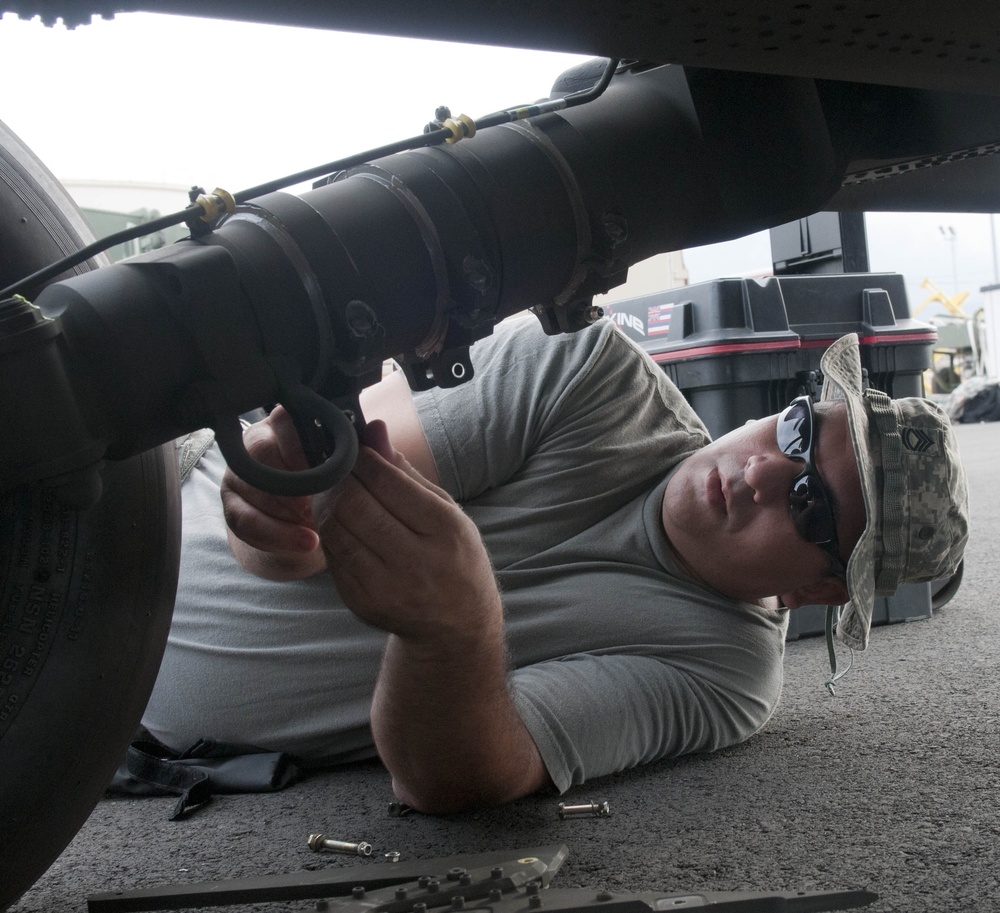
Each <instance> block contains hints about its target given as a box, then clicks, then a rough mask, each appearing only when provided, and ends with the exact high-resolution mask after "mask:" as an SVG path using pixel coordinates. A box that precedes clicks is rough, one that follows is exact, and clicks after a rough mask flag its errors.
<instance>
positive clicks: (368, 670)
mask: <svg viewBox="0 0 1000 913" xmlns="http://www.w3.org/2000/svg"><path fill="white" fill-rule="evenodd" d="M472 355H473V363H474V365H475V369H476V376H475V377H474V378H473V379H472V380H471V381H470V382H469V383H467V384H464V385H462V386H460V387H455V388H452V389H435V390H430V391H427V392H426V393H422V394H419V395H418V396H417V397H416V403H417V409H418V414H419V416H420V420H421V423H422V425H423V427H424V431H425V433H426V435H427V438H428V441H429V443H430V446H431V451H432V453H433V455H434V458H435V461H436V463H437V466H438V470H439V473H440V476H441V481H442V486H443V487H444V488H445V489H446V490H447V491H448V492H449V493H450V494H452V495H453V496H454V497H455V498H456V499H457V500H458V501H459V502H460V503H462V505H463V507H464V509H465V510H466V512H467V513H468V514H469V515H470V516H471V517H472V519H473V520H474V521H475V522H476V524H477V526H478V528H479V530H480V532H481V533H482V535H483V540H484V542H485V543H486V546H487V549H488V550H489V552H490V555H491V558H492V560H493V563H494V567H495V568H496V572H497V577H498V580H499V582H500V586H501V590H502V593H503V599H504V608H505V613H506V629H507V637H508V644H509V650H510V656H511V665H512V671H511V674H510V687H511V692H512V694H513V697H514V700H515V703H516V706H517V708H518V710H519V712H520V714H521V717H522V719H523V720H524V722H525V724H526V725H527V727H528V729H529V731H530V732H531V734H532V737H533V738H534V740H535V742H536V744H537V745H538V748H539V751H540V752H541V754H542V757H543V759H544V761H545V764H546V766H547V768H548V771H549V774H550V775H551V777H552V780H553V782H554V783H555V784H556V786H557V787H558V788H559V789H560V790H565V789H567V788H569V787H570V786H571V785H574V784H579V783H581V782H583V781H584V780H585V779H590V778H593V777H595V776H600V775H602V774H607V773H611V772H614V771H619V770H623V769H625V768H628V767H632V766H634V765H636V764H641V763H646V762H649V761H653V760H656V759H659V758H664V757H674V756H677V755H680V754H685V753H689V752H693V751H711V750H714V749H717V748H721V747H723V746H725V745H731V744H733V743H735V742H738V741H741V740H743V739H745V738H747V737H749V736H750V735H752V734H753V733H754V732H756V731H757V730H758V729H759V728H760V727H761V726H763V725H764V723H765V722H766V721H767V719H768V718H769V717H770V715H771V713H772V711H773V709H774V706H775V705H776V703H777V700H778V696H779V693H780V690H781V661H782V655H783V649H784V628H785V614H786V613H784V612H778V611H771V610H766V609H761V608H759V607H757V606H753V605H747V604H744V603H738V602H735V601H734V600H731V599H728V598H726V597H723V596H721V595H719V594H718V593H715V592H714V591H711V590H709V589H707V588H705V587H704V586H702V585H700V584H698V583H697V582H695V581H693V580H691V579H690V578H689V577H688V576H687V575H686V574H685V573H684V571H683V570H682V569H681V568H680V567H679V566H678V564H677V562H676V561H675V559H674V557H673V555H672V553H671V551H670V548H669V544H668V542H667V538H666V535H665V534H664V532H663V527H662V524H661V521H660V508H661V502H662V498H663V493H664V490H665V488H666V484H667V481H668V475H669V472H670V471H671V470H672V469H673V468H674V467H675V466H676V465H677V464H678V463H679V462H680V461H681V460H682V459H683V458H684V457H685V456H686V455H688V454H689V453H691V452H692V451H694V450H696V449H698V448H700V447H702V446H704V444H705V443H707V441H708V435H707V433H706V431H705V429H704V426H703V425H702V423H701V422H700V421H699V420H698V418H697V417H696V416H695V414H694V413H693V411H692V410H691V409H690V407H689V406H688V405H687V403H686V402H685V400H684V399H683V397H682V396H681V395H680V393H679V392H678V391H677V390H676V388H675V387H673V385H672V384H670V382H669V381H668V380H667V378H666V377H665V376H664V374H663V372H662V371H661V370H660V369H659V368H657V367H656V365H655V364H654V363H653V362H652V361H651V360H650V359H649V358H648V357H647V356H646V355H645V354H644V353H643V352H642V351H641V350H640V349H639V348H638V347H636V346H634V345H633V344H632V343H631V342H630V341H629V340H628V339H626V338H625V337H624V335H622V334H621V333H619V332H618V331H617V329H616V328H615V326H614V324H612V323H610V322H601V323H599V324H597V325H595V326H594V327H591V328H590V329H587V330H584V331H582V332H580V333H577V334H573V335H570V336H562V337H556V338H550V337H546V336H545V335H544V334H543V333H542V332H541V330H540V328H539V327H538V325H537V321H535V320H534V319H533V318H528V319H523V320H515V321H509V322H508V323H506V324H504V325H502V326H500V327H498V328H497V331H496V333H495V334H494V335H493V336H492V337H489V338H488V339H486V340H483V341H481V342H479V343H477V344H476V346H474V348H473V350H472ZM224 469H225V465H224V463H223V461H222V458H221V456H220V455H219V453H218V451H217V450H216V449H215V448H211V449H210V450H209V451H207V452H206V454H205V455H204V456H203V458H202V459H201V460H200V461H199V463H198V465H197V466H196V467H195V469H194V471H193V473H192V474H191V476H190V478H189V479H188V480H187V481H186V482H185V483H184V485H183V488H182V493H183V508H184V542H183V549H182V556H181V580H180V585H179V588H178V598H177V606H176V609H175V613H174V622H173V626H172V628H171V633H170V640H169V643H168V647H167V651H166V655H165V657H164V661H163V665H162V667H161V672H160V676H159V679H158V681H157V684H156V688H155V689H154V692H153V696H152V698H151V700H150V703H149V707H148V709H147V712H146V716H145V718H144V724H145V725H146V726H147V728H149V729H150V731H151V732H152V733H153V734H154V735H155V736H157V737H158V738H160V739H162V740H163V741H164V742H166V743H167V744H168V745H171V746H174V747H178V748H181V747H186V745H188V744H190V743H191V742H193V741H194V740H195V739H197V738H199V737H202V736H209V737H213V738H218V739H225V740H230V741H239V742H244V743H251V744H254V745H257V746H259V747H262V748H270V749H281V750H285V751H289V752H291V753H294V754H297V755H300V756H302V757H304V758H307V759H312V760H316V761H320V760H323V761H327V760H334V761H336V760H350V759H354V758H359V757H367V756H371V755H372V754H374V748H373V746H372V740H371V733H370V730H369V727H368V714H369V708H370V700H371V694H372V689H373V686H374V682H375V676H376V674H377V671H378V665H379V659H380V656H381V651H382V647H383V645H384V638H385V635H384V634H382V633H381V632H380V631H378V630H375V629H373V628H370V627H368V626H366V625H364V624H362V623H361V622H359V621H357V619H355V618H354V616H353V615H351V613H350V612H349V611H348V610H347V609H346V608H345V607H344V606H343V604H342V603H341V602H340V600H339V598H338V597H337V594H336V592H335V590H334V588H333V586H332V584H331V583H330V581H329V579H328V577H327V576H326V575H325V574H321V575H318V576H316V577H313V578H311V579H309V580H305V581H301V582H298V583H272V582H269V581H264V580H260V579H259V578H257V577H254V576H253V575H251V574H249V573H247V572H246V571H244V570H243V569H242V568H240V567H239V565H238V564H237V563H236V561H235V560H234V559H233V558H232V556H231V555H230V552H229V549H228V545H227V542H226V533H225V525H224V521H223V519H222V511H221V504H220V501H219V491H218V489H219V483H220V481H221V478H222V473H223V471H224ZM442 712H443V713H444V712H447V710H446V708H442Z"/></svg>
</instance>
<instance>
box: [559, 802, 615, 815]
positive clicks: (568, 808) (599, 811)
mask: <svg viewBox="0 0 1000 913" xmlns="http://www.w3.org/2000/svg"><path fill="white" fill-rule="evenodd" d="M610 814H611V805H610V804H609V803H608V801H607V800H606V799H605V800H604V801H602V802H588V803H587V804H586V805H567V804H566V803H565V802H560V803H559V817H560V818H607V817H608V816H609V815H610Z"/></svg>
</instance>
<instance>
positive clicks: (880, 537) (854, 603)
mask: <svg viewBox="0 0 1000 913" xmlns="http://www.w3.org/2000/svg"><path fill="white" fill-rule="evenodd" d="M820 366H821V370H822V372H823V376H824V383H823V395H822V398H823V399H824V400H843V401H844V402H845V403H846V405H847V417H848V423H849V425H850V430H851V441H852V443H853V445H854V455H855V457H856V459H857V462H858V470H859V472H860V475H861V489H862V493H863V495H864V501H865V513H866V515H867V518H868V522H867V525H866V526H865V529H864V532H863V533H862V534H861V538H860V539H859V540H858V543H857V545H856V546H855V548H854V551H853V552H852V553H851V557H850V559H849V561H848V563H847V588H848V592H849V593H850V597H851V598H850V601H849V602H848V603H847V605H846V606H844V609H843V610H842V612H841V617H840V623H839V625H838V626H837V637H838V638H839V639H840V640H841V641H842V642H843V643H845V644H847V645H848V646H850V647H853V648H854V649H857V650H864V649H865V648H866V647H867V646H868V638H869V633H870V630H871V622H872V610H873V607H874V602H875V597H876V596H891V595H892V594H893V593H895V592H896V588H897V587H898V586H899V585H900V584H902V583H920V582H926V581H930V580H941V579H946V578H948V577H950V576H951V575H952V574H953V573H955V571H956V569H957V568H958V565H959V562H961V560H962V555H963V553H964V552H965V544H966V542H967V541H968V537H969V492H968V484H967V482H966V478H965V470H964V469H963V467H962V461H961V458H960V456H959V453H958V445H957V444H956V442H955V435H954V431H953V430H952V427H951V421H950V420H949V418H948V416H947V415H946V414H945V412H944V411H943V410H942V409H940V408H939V407H938V406H936V405H935V404H934V403H932V402H930V401H929V400H925V399H920V398H918V397H908V398H905V399H896V400H894V399H890V398H889V397H888V396H886V395H885V394H884V393H881V392H880V391H877V390H866V391H862V381H861V358H860V349H859V345H858V336H857V334H856V333H851V334H849V335H847V336H844V337H842V338H841V339H838V340H837V341H836V342H835V343H834V344H833V345H832V346H830V348H829V349H828V350H827V351H826V353H825V354H824V356H823V359H822V361H821V363H820Z"/></svg>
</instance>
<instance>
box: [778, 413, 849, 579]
mask: <svg viewBox="0 0 1000 913" xmlns="http://www.w3.org/2000/svg"><path fill="white" fill-rule="evenodd" d="M777 435H778V447H779V449H780V450H781V452H782V453H783V454H784V455H785V456H787V457H788V458H789V459H791V460H800V461H801V462H802V463H803V464H804V468H803V469H802V472H801V473H799V475H797V476H796V477H795V479H794V480H793V481H792V488H791V491H789V492H788V509H789V510H790V511H791V514H792V521H793V522H794V523H795V529H796V531H797V532H798V534H799V535H800V536H801V537H802V538H803V539H805V540H806V542H811V543H812V544H813V545H818V546H819V547H820V548H821V549H823V551H824V552H826V553H827V554H828V555H829V556H830V557H831V558H832V559H833V560H834V562H835V563H836V567H837V571H838V572H840V573H843V572H844V571H845V569H846V566H845V562H844V559H843V558H841V557H840V551H839V550H838V548H837V524H836V521H835V519H834V516H833V499H832V498H831V497H830V494H829V492H828V491H827V488H826V486H825V485H824V484H823V480H822V479H821V478H820V477H819V473H818V472H817V471H816V465H815V463H814V462H813V445H814V444H815V436H816V416H815V414H814V412H813V405H812V399H811V398H810V397H808V396H799V397H797V398H796V399H793V400H792V402H791V405H789V406H788V408H787V409H785V411H784V412H782V413H781V414H780V415H779V416H778V428H777Z"/></svg>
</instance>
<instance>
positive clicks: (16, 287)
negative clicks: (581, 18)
mask: <svg viewBox="0 0 1000 913" xmlns="http://www.w3.org/2000/svg"><path fill="white" fill-rule="evenodd" d="M618 64H619V60H618V59H616V58H612V59H609V60H608V65H607V67H605V69H604V72H603V73H602V74H601V78H600V79H599V80H598V81H597V83H595V84H594V85H593V86H592V87H591V88H589V89H584V90H582V91H580V92H574V93H572V94H571V95H567V96H566V97H565V98H557V99H553V100H551V101H545V102H539V103H537V104H534V105H527V106H522V107H519V108H508V109H506V110H503V111H497V112H495V113H494V114H488V115H486V116H485V117H483V118H480V120H478V121H472V119H471V118H468V117H465V116H464V115H462V116H460V117H458V118H456V120H454V121H453V120H450V119H449V121H447V124H448V125H443V126H441V127H440V128H439V129H432V130H429V131H428V132H425V133H421V134H419V135H418V136H411V137H410V138H409V139H403V140H397V141H396V142H394V143H389V144H387V145H385V146H379V147H378V148H376V149H369V150H367V151H366V152H359V153H356V154H355V155H351V156H348V157H347V158H342V159H338V160H337V161H335V162H327V163H326V164H324V165H317V166H315V167H313V168H308V169H306V170H305V171H299V172H296V173H295V174H290V175H286V176H285V177H282V178H278V179H276V180H273V181H268V182H266V183H264V184H258V185H257V186H256V187H248V188H247V189H246V190H241V191H240V192H239V193H235V194H233V195H232V198H233V199H234V200H235V201H236V203H245V202H246V201H247V200H252V199H256V198H257V197H262V196H264V195H265V194H268V193H274V192H275V191H277V190H281V189H283V188H285V187H290V186H292V185H293V184H301V183H302V182H304V181H309V180H312V179H314V178H318V177H323V176H325V175H329V174H333V173H334V172H338V171H346V170H347V169H349V168H354V167H356V166H357V165H363V164H365V163H366V162H370V161H372V160H373V159H379V158H384V157H385V156H388V155H395V154H396V153H397V152H408V151H409V150H411V149H420V148H423V147H425V146H436V145H440V144H441V143H445V142H450V143H455V142H458V141H459V140H460V139H463V138H465V137H471V136H473V135H474V134H475V133H476V131H477V130H482V129H485V128H486V127H493V126H497V125H499V124H507V123H511V122H512V121H517V120H524V119H525V118H528V117H536V116H537V115H539V114H545V113H547V112H550V111H561V110H563V109H565V108H572V107H575V106H577V105H582V104H585V103H586V102H589V101H593V100H594V99H595V98H598V97H599V96H600V95H602V94H603V93H604V90H605V89H606V88H607V87H608V85H609V84H610V83H611V79H612V77H613V76H614V75H615V72H616V71H617V69H618ZM220 193H224V192H221V191H215V194H216V195H218V194H220ZM207 212H208V208H207V207H206V206H204V205H202V204H201V203H192V205H190V206H187V207H185V208H184V209H182V210H180V211H178V212H175V213H171V214H170V215H166V216H160V217H159V218H156V219H154V220H152V221H150V222H143V223H142V224H141V225H135V226H133V227H132V228H125V229H122V230H121V231H118V232H115V233H114V234H110V235H107V236H106V237H104V238H101V239H100V240H98V241H95V242H93V243H92V244H88V245H87V246H86V247H82V248H81V249H80V250H78V251H75V252H74V253H72V254H68V255H67V256H65V257H63V258H62V259H61V260H57V261H56V262H55V263H51V264H49V265H48V266H46V267H43V268H42V269H40V270H37V271H36V272H34V273H32V274H31V275H30V276H25V277H24V278H23V279H19V280H18V281H17V282H14V283H13V284H11V285H8V286H7V287H6V288H5V289H0V300H3V299H5V298H12V297H13V296H14V295H21V294H23V293H24V292H26V291H27V290H28V289H30V288H32V287H34V286H36V285H41V284H42V283H44V282H49V281H50V280H52V279H55V278H56V277H57V276H59V275H61V274H62V273H64V272H66V271H67V270H69V269H72V268H73V267H75V266H79V265H80V264H81V263H84V262H85V261H87V260H89V259H90V258H91V257H94V256H96V255H97V254H101V253H104V252H105V251H106V250H109V249H110V248H112V247H114V246H115V245H117V244H125V243H127V242H129V241H134V240H136V239H137V238H142V237H144V236H146V235H151V234H153V233H154V232H157V231H162V230H163V229H165V228H171V227H172V226H174V225H180V224H181V222H186V223H187V224H189V225H196V224H197V222H198V221H199V220H204V217H205V215H206V213H207Z"/></svg>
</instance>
